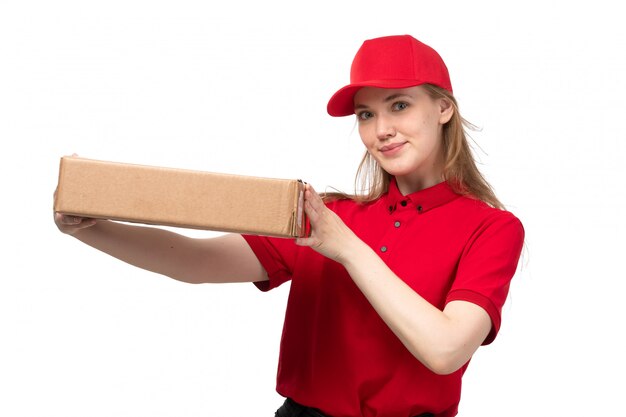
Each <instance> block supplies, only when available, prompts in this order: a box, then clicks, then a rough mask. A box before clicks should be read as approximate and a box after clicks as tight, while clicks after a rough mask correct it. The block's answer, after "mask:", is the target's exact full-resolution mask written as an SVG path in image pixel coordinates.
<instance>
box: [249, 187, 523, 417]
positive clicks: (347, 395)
mask: <svg viewBox="0 0 626 417" xmlns="http://www.w3.org/2000/svg"><path fill="white" fill-rule="evenodd" d="M328 207H329V208H330V209H331V210H333V211H334V212H336V213H337V214H338V215H339V216H340V217H341V218H342V219H343V221H344V222H345V223H346V225H348V226H349V227H350V228H351V229H352V230H353V231H354V232H355V233H356V234H357V235H358V236H359V237H360V238H361V239H362V240H363V241H364V242H365V243H367V244H368V245H370V246H371V247H372V248H373V249H374V250H375V251H376V252H377V253H378V255H379V256H380V257H381V258H382V259H383V260H384V261H385V263H386V264H387V265H388V266H389V268H390V269H391V270H392V271H393V272H394V273H395V274H396V275H398V276H399V277H400V278H401V279H402V280H404V281H405V282H406V283H407V284H408V285H409V286H410V287H411V288H413V289H414V290H415V291H416V292H417V293H419V294H420V295H421V296H422V297H424V298H425V299H426V300H428V301H429V302H430V303H431V304H433V305H434V306H436V307H437V308H439V309H441V310H443V308H444V307H445V305H446V303H448V302H449V301H452V300H465V301H469V302H472V303H475V304H477V305H479V306H481V307H482V308H484V309H485V311H486V312H487V313H488V314H489V316H490V317H491V321H492V324H493V325H492V330H491V333H490V334H489V336H488V337H487V339H486V340H485V342H484V344H488V343H491V341H493V339H494V338H495V336H496V334H497V332H498V330H499V328H500V313H501V309H502V306H503V304H504V302H505V299H506V296H507V293H508V289H509V283H510V280H511V278H512V277H513V275H514V273H515V271H516V269H517V263H518V260H519V256H520V252H521V249H522V244H523V240H524V230H523V228H522V225H521V223H520V221H519V220H518V219H517V218H516V217H515V216H514V215H513V214H511V213H510V212H507V211H503V210H498V209H494V208H491V207H489V206H488V205H486V204H485V203H483V202H481V201H478V200H475V199H472V198H469V197H464V196H460V195H458V194H456V193H455V192H454V191H452V189H451V188H450V186H449V185H448V184H447V183H446V182H442V183H440V184H438V185H435V186H433V187H430V188H428V189H425V190H422V191H418V192H416V193H413V194H410V195H407V196H403V195H402V194H401V193H400V192H399V190H398V188H397V186H396V184H395V181H392V183H391V185H390V189H389V192H388V193H386V194H385V195H383V196H382V197H381V198H379V199H378V200H376V201H375V202H372V203H368V204H358V203H355V202H353V201H352V200H338V201H334V202H331V203H328ZM244 237H245V239H246V240H247V242H248V244H249V245H250V247H251V248H252V250H253V251H254V253H255V254H256V256H257V257H258V259H259V261H260V262H261V264H262V265H263V267H264V268H265V270H266V271H267V273H268V276H269V281H265V282H260V283H257V286H258V287H259V288H260V289H261V290H264V291H267V290H269V289H272V288H275V287H277V286H279V285H280V284H282V283H284V282H286V281H288V280H291V288H290V293H289V300H288V303H287V311H286V315H285V323H284V328H283V336H282V340H281V349H280V358H279V364H278V375H277V391H278V392H279V393H280V394H281V395H283V396H285V397H290V398H292V399H293V400H295V401H297V402H299V403H301V404H304V405H307V406H311V407H315V408H318V409H320V410H321V411H322V412H324V413H326V414H329V415H330V416H333V417H412V416H415V415H419V414H421V413H423V412H431V413H434V414H435V415H436V416H437V417H449V416H454V415H456V414H457V408H458V403H459V400H460V395H461V377H462V375H463V373H464V372H465V369H466V367H467V364H465V366H463V367H462V368H461V369H459V370H458V371H456V372H454V373H452V374H450V375H437V374H434V373H433V372H431V371H430V370H428V369H427V368H426V367H425V366H424V365H422V363H420V362H419V361H418V360H417V359H416V358H415V357H414V356H413V355H411V353H409V351H408V350H407V349H406V348H405V347H404V346H403V345H402V343H401V342H400V340H399V339H398V338H397V337H396V336H395V335H394V334H393V333H392V332H391V330H390V329H389V328H388V327H387V325H386V324H385V323H384V322H383V320H382V319H381V318H380V317H379V316H378V314H377V313H376V311H375V310H374V309H373V308H372V306H371V305H370V304H369V302H368V301H367V299H366V298H365V296H364V295H363V294H362V293H361V292H360V290H359V289H358V287H357V286H356V284H354V282H353V281H352V279H351V278H350V276H349V275H348V273H347V272H346V270H345V268H344V267H343V266H342V265H341V264H339V263H337V262H335V261H332V260H330V259H328V258H325V257H324V256H322V255H320V254H318V253H317V252H315V251H314V250H312V249H311V248H308V247H300V246H296V245H295V243H294V241H293V240H290V239H281V238H268V237H261V236H244Z"/></svg>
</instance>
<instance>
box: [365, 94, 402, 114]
mask: <svg viewBox="0 0 626 417" xmlns="http://www.w3.org/2000/svg"><path fill="white" fill-rule="evenodd" d="M400 97H408V98H412V97H411V96H410V95H408V94H401V93H398V94H392V95H390V96H388V97H385V98H384V99H383V102H385V103H387V102H390V101H393V100H395V99H398V98H400ZM366 108H367V106H366V105H365V104H357V105H355V106H354V109H355V110H357V109H366Z"/></svg>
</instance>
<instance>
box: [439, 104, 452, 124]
mask: <svg viewBox="0 0 626 417" xmlns="http://www.w3.org/2000/svg"><path fill="white" fill-rule="evenodd" d="M453 114H454V106H453V105H452V102H451V101H450V100H448V99H447V98H445V97H442V98H440V99H439V123H440V124H442V125H445V124H446V123H448V122H449V121H450V119H451V118H452V115H453Z"/></svg>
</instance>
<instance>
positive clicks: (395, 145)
mask: <svg viewBox="0 0 626 417" xmlns="http://www.w3.org/2000/svg"><path fill="white" fill-rule="evenodd" d="M405 143H406V142H398V143H391V144H389V145H385V146H383V147H381V148H380V149H378V150H379V151H380V152H389V151H392V150H394V149H397V148H399V147H400V146H403V145H404V144H405Z"/></svg>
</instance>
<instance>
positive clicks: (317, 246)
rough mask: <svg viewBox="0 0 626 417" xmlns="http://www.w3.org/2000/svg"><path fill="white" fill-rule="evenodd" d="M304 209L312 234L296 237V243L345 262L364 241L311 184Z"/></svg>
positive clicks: (306, 190) (306, 194) (307, 188)
mask: <svg viewBox="0 0 626 417" xmlns="http://www.w3.org/2000/svg"><path fill="white" fill-rule="evenodd" d="M304 210H305V212H306V214H307V216H308V218H309V221H310V222H311V236H310V237H308V238H298V239H296V244H297V245H300V246H309V247H311V248H313V249H314V250H315V251H317V252H319V253H321V254H322V255H324V256H326V257H327V258H330V259H332V260H334V261H337V262H339V263H344V262H345V261H346V260H347V259H348V256H349V254H350V253H351V251H352V249H353V248H355V247H356V246H357V245H359V244H363V242H362V241H361V240H360V239H359V238H358V237H357V236H356V235H355V234H354V232H352V230H350V228H349V227H348V226H346V225H345V223H344V222H343V221H342V220H341V219H340V218H339V216H337V214H335V213H334V212H333V211H332V210H330V209H329V208H328V207H326V205H325V204H324V202H323V201H322V198H321V197H320V196H319V194H318V193H317V192H316V191H315V190H314V189H313V187H312V186H311V185H310V184H307V185H306V189H305V193H304Z"/></svg>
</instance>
